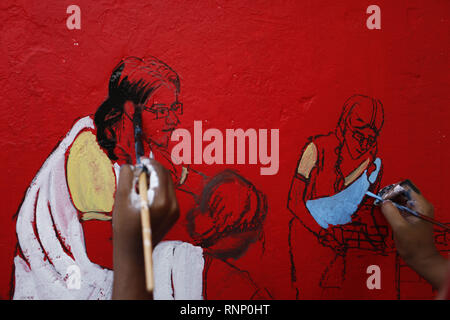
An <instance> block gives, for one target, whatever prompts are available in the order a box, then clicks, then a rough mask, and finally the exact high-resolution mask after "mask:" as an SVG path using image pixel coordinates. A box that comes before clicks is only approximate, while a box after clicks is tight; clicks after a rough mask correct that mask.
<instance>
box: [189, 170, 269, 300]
mask: <svg viewBox="0 0 450 320" xmlns="http://www.w3.org/2000/svg"><path fill="white" fill-rule="evenodd" d="M225 184H231V185H232V186H233V191H234V192H233V193H232V194H230V193H229V192H228V194H223V193H222V192H221V191H218V190H219V188H220V187H221V186H223V185H225ZM224 196H226V197H232V198H233V200H235V201H239V202H240V203H241V207H240V209H241V210H240V211H238V212H234V211H233V207H232V208H227V204H228V203H229V201H227V200H229V199H224ZM242 198H243V199H242ZM233 200H231V201H233ZM223 201H225V203H224V202H223ZM267 211H268V205H267V199H266V196H265V195H264V194H263V193H262V192H261V191H259V190H257V189H256V187H255V186H254V185H253V184H252V183H251V182H250V181H248V180H247V179H245V178H244V177H242V176H241V175H239V174H238V173H237V172H235V171H233V170H224V171H222V172H220V173H219V174H217V175H216V176H214V177H213V178H211V179H210V180H209V181H208V182H207V184H206V185H205V187H204V189H203V191H202V194H201V196H200V201H199V202H198V204H197V206H196V207H195V208H194V209H192V210H190V211H189V212H188V214H187V216H186V220H187V228H188V232H189V234H190V235H191V237H192V239H193V240H194V243H195V244H196V245H198V246H201V247H202V248H203V249H204V257H205V272H204V280H203V281H204V287H203V290H204V291H203V296H204V298H205V299H208V293H207V286H208V272H209V269H210V266H211V264H212V263H214V261H217V260H220V261H221V262H222V263H224V264H225V265H227V266H228V268H227V269H229V270H230V273H234V274H236V273H238V274H239V276H240V277H241V279H242V281H245V282H247V284H248V285H249V286H251V287H253V288H254V289H253V290H254V292H253V294H252V295H251V296H250V297H248V298H249V299H253V298H255V297H259V298H261V297H264V298H266V299H267V298H272V296H271V294H270V292H269V291H268V290H267V289H266V288H260V287H259V286H258V285H257V283H256V282H255V281H254V280H253V279H252V277H251V275H250V274H249V272H248V271H246V270H242V269H240V268H238V267H237V266H236V265H234V264H233V263H232V262H231V261H232V260H237V259H239V258H240V257H241V256H242V255H243V254H245V252H246V251H247V249H248V248H249V246H250V245H251V244H252V243H254V242H256V241H262V242H263V243H262V245H263V247H264V234H263V224H264V220H265V218H266V215H267ZM199 216H207V217H208V218H209V219H211V223H212V224H211V227H210V228H208V229H207V230H205V231H203V232H196V226H195V221H196V219H197V217H199ZM231 238H232V239H239V240H240V241H241V242H239V243H238V244H237V245H236V244H235V243H233V245H231V246H229V247H226V249H225V250H224V249H223V247H221V248H220V249H217V248H215V247H214V246H215V245H216V244H217V243H219V242H223V241H226V240H227V239H231Z"/></svg>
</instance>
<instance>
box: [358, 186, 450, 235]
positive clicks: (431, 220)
mask: <svg viewBox="0 0 450 320" xmlns="http://www.w3.org/2000/svg"><path fill="white" fill-rule="evenodd" d="M366 195H368V196H369V197H372V198H375V199H377V200H379V201H381V202H383V201H385V199H383V198H382V197H380V196H379V195H376V194H375V193H372V192H370V191H367V192H366ZM390 201H391V202H392V204H393V205H394V206H396V207H397V208H398V209H400V210H402V211H405V212H407V213H409V214H411V215H413V216H415V217H417V218H420V219H422V220H425V221H428V222H430V223H433V224H435V225H437V226H439V227H441V228H444V229H446V230H450V227H449V226H447V225H445V224H443V223H441V222H439V221H437V220H434V219H433V218H430V217H428V216H426V215H423V214H421V213H419V212H417V211H414V210H412V209H410V208H408V207H406V206H402V205H401V204H398V203H396V202H394V201H392V200H390Z"/></svg>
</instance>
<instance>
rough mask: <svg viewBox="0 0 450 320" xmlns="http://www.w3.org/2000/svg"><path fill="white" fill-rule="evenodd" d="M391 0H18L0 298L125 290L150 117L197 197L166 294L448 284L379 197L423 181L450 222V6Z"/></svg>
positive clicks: (172, 167)
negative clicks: (117, 208)
mask: <svg viewBox="0 0 450 320" xmlns="http://www.w3.org/2000/svg"><path fill="white" fill-rule="evenodd" d="M370 7H371V8H372V9H373V7H374V6H370ZM375 7H376V8H375V9H376V10H375V9H373V10H375V11H376V14H377V18H374V17H375V15H372V13H370V12H369V11H370V10H369V8H368V5H363V4H361V1H357V0H354V1H353V0H352V1H348V2H346V3H345V4H342V3H337V2H336V1H319V2H315V1H313V2H311V1H294V2H283V3H276V4H271V5H268V4H266V3H262V2H252V3H245V2H242V1H238V0H232V1H225V2H224V1H212V2H211V1H194V2H179V1H172V0H169V1H164V2H161V1H160V2H155V1H151V2H149V1H129V2H128V1H127V3H120V4H118V3H117V4H113V5H111V4H107V3H103V2H95V3H93V2H92V1H84V0H82V1H79V3H74V4H72V5H71V6H70V7H68V5H66V4H64V3H61V2H60V1H55V0H50V1H48V2H46V4H45V5H41V4H39V3H38V2H33V1H31V2H27V3H22V2H14V3H13V1H9V0H7V1H6V2H4V3H3V2H2V4H0V19H1V20H2V21H4V24H3V25H2V26H0V56H1V57H2V61H3V63H2V64H0V92H1V93H0V95H1V96H2V99H1V101H0V103H1V104H2V108H0V115H1V119H2V120H1V121H0V134H1V136H2V139H0V148H1V149H0V150H2V157H1V159H2V160H1V161H2V168H4V172H3V178H2V180H1V184H0V192H1V193H2V196H3V198H4V199H5V200H7V201H4V202H3V208H2V215H1V216H0V219H2V220H1V222H2V223H1V227H0V230H1V231H2V232H0V257H1V259H0V260H1V263H0V298H1V299H100V300H104V299H110V298H111V294H112V281H113V272H114V271H113V248H112V243H113V242H112V227H111V226H112V223H113V222H112V211H113V208H114V197H115V192H116V187H117V183H118V177H119V172H120V166H121V165H123V164H134V163H136V156H135V154H136V153H135V136H134V125H133V123H134V120H135V118H136V117H137V115H138V114H139V115H140V116H141V117H142V129H143V130H142V140H143V142H144V143H143V149H144V150H143V153H144V154H145V155H147V156H149V157H154V158H155V159H156V160H157V161H159V162H160V163H161V164H162V165H163V166H164V167H165V168H167V169H168V170H169V171H170V173H171V176H172V180H173V182H174V186H175V189H176V195H177V199H178V200H179V204H180V211H181V212H180V218H179V220H178V222H177V223H176V224H175V226H174V227H173V229H172V230H171V231H170V232H169V233H168V234H167V236H166V237H165V238H164V239H163V241H162V242H161V243H159V244H158V246H156V247H155V248H154V252H153V258H154V272H155V291H154V297H155V299H162V300H172V299H177V300H178V299H184V300H191V299H192V300H202V299H204V300H215V299H245V300H247V299H249V300H259V299H293V300H294V299H300V300H301V299H417V298H425V299H431V298H433V297H434V296H435V294H436V292H434V291H433V290H432V288H431V286H430V285H429V284H428V283H427V282H425V281H424V280H423V279H421V278H420V277H419V276H418V275H417V274H416V273H415V272H414V271H412V270H411V269H410V268H409V267H408V266H407V265H406V264H405V263H404V261H403V260H402V259H401V258H400V257H399V256H398V255H397V253H396V250H395V244H394V241H393V235H392V232H391V228H390V226H389V224H388V223H387V221H386V219H385V218H384V216H383V215H382V213H381V212H380V209H379V207H377V206H376V205H374V200H373V199H371V198H369V197H367V196H366V192H367V191H370V192H373V193H375V194H376V193H378V192H379V191H380V190H381V189H382V188H383V187H384V186H386V185H389V184H392V183H395V182H398V181H402V180H404V179H411V180H412V181H414V183H416V184H417V185H418V186H420V190H421V191H422V192H423V194H424V195H425V196H426V197H427V198H428V199H429V200H430V201H431V202H432V203H433V205H434V207H435V218H436V219H437V220H439V221H441V222H444V223H445V224H448V222H447V221H450V216H449V214H448V212H450V208H448V207H449V204H448V201H447V200H446V199H447V195H446V190H447V187H446V181H448V180H449V178H450V177H449V176H448V175H449V172H448V170H445V168H446V164H447V163H448V162H449V160H450V152H449V150H450V143H449V139H448V137H449V136H450V132H449V130H450V127H449V126H448V120H447V119H448V118H449V116H450V111H449V110H450V109H449V108H447V107H446V106H447V105H448V101H449V92H448V84H449V83H450V79H449V76H448V72H446V68H445V66H446V65H448V63H449V55H448V52H449V50H448V39H447V38H448V33H446V32H445V30H447V29H448V27H449V26H448V19H447V18H446V16H445V14H444V13H446V12H448V10H449V9H450V7H449V4H448V3H447V2H443V1H434V2H433V1H431V2H429V1H424V0H423V1H422V0H419V1H415V2H414V3H413V4H410V3H408V4H406V3H403V2H401V1H400V2H396V3H392V1H384V0H382V1H379V3H377V6H375ZM69 9H70V10H69ZM380 16H381V20H380V19H379V17H380ZM380 21H381V22H380ZM435 241H436V245H437V247H438V249H439V251H440V252H441V253H442V255H444V256H445V255H448V252H449V250H450V243H449V241H450V233H449V232H446V231H443V230H442V229H439V228H436V229H435ZM374 268H375V269H374ZM370 270H378V272H379V273H380V274H381V282H380V283H379V286H377V287H375V288H374V287H370V286H369V285H368V282H367V281H368V278H369V277H370ZM74 275H76V276H77V277H76V278H77V279H79V281H74Z"/></svg>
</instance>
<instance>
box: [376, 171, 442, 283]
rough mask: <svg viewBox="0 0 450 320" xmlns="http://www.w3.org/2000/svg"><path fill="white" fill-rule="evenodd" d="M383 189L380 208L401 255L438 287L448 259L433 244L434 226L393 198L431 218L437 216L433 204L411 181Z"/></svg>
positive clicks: (407, 262)
mask: <svg viewBox="0 0 450 320" xmlns="http://www.w3.org/2000/svg"><path fill="white" fill-rule="evenodd" d="M383 190H384V191H383ZM383 190H382V192H381V194H382V198H383V199H384V200H385V201H384V202H382V204H381V211H382V212H383V214H384V216H385V217H386V219H387V220H388V222H389V224H390V225H391V227H392V229H393V233H394V241H395V246H396V248H397V251H398V253H399V255H400V256H401V257H402V258H403V260H404V261H405V262H406V264H408V265H409V266H410V267H411V268H412V269H414V270H415V271H416V272H417V273H419V274H420V275H421V276H423V277H424V278H425V279H427V280H428V281H429V282H430V283H431V284H432V285H433V287H435V288H439V287H440V286H441V285H442V283H443V278H444V279H445V259H444V258H443V257H442V256H441V255H440V254H439V252H438V250H437V249H436V246H435V244H434V235H433V225H432V224H431V223H429V222H427V221H425V220H423V219H420V218H417V217H415V216H412V215H410V214H408V213H405V212H402V211H400V210H399V209H397V207H395V206H394V204H393V203H392V201H394V202H396V203H398V204H401V205H404V206H407V207H409V208H410V209H412V210H414V211H416V212H419V213H421V214H423V215H425V216H428V217H430V218H433V216H434V207H433V205H432V204H431V203H430V202H429V201H428V200H427V199H426V198H425V197H424V196H423V195H422V194H421V193H420V191H419V189H417V187H416V186H415V185H414V184H413V183H412V182H411V181H409V180H405V181H403V182H401V183H396V184H393V185H391V186H388V187H386V188H385V189H383ZM383 193H384V194H383ZM443 266H444V271H443Z"/></svg>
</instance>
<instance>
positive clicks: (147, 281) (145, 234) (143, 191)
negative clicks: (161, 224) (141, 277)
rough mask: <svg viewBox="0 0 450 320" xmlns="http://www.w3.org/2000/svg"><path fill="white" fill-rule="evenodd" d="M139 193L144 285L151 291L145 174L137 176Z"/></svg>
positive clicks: (149, 226)
mask: <svg viewBox="0 0 450 320" xmlns="http://www.w3.org/2000/svg"><path fill="white" fill-rule="evenodd" d="M139 194H140V196H141V225H142V243H143V248H144V263H145V285H146V288H147V291H148V292H152V291H153V287H154V282H153V260H152V229H151V224H150V209H149V207H148V196H147V174H146V172H145V171H144V172H142V173H141V175H140V176H139Z"/></svg>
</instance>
